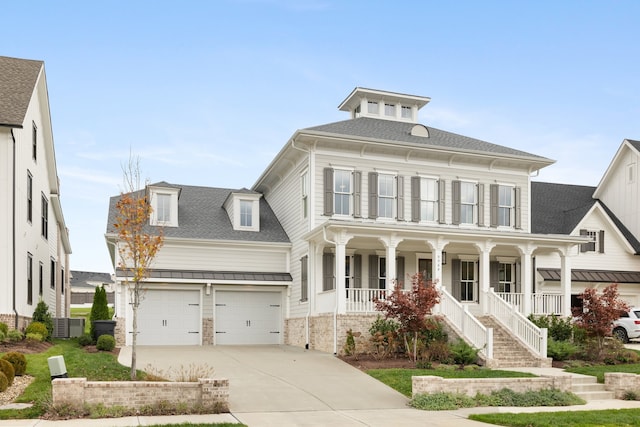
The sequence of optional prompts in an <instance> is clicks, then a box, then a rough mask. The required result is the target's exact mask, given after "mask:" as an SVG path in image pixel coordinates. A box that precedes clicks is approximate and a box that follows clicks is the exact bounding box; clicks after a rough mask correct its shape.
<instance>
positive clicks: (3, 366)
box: [0, 359, 16, 385]
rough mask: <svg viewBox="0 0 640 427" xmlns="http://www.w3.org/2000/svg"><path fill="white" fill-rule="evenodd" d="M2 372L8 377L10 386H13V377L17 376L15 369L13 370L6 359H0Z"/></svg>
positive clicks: (0, 370)
mask: <svg viewBox="0 0 640 427" xmlns="http://www.w3.org/2000/svg"><path fill="white" fill-rule="evenodd" d="M0 372H2V373H3V374H4V376H5V377H7V381H8V383H9V385H11V384H13V377H15V375H16V371H15V369H13V365H12V364H11V363H9V362H8V361H6V360H4V359H0Z"/></svg>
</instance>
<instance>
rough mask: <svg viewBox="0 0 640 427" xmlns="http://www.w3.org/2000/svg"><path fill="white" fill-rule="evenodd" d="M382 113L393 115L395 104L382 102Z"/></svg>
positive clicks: (394, 113)
mask: <svg viewBox="0 0 640 427" xmlns="http://www.w3.org/2000/svg"><path fill="white" fill-rule="evenodd" d="M384 115H385V116H391V117H395V115H396V104H384Z"/></svg>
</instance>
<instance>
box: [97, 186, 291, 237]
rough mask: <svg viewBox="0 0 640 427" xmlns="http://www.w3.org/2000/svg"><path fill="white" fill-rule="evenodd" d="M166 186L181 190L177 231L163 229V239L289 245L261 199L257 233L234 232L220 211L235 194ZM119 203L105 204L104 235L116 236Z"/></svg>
mask: <svg viewBox="0 0 640 427" xmlns="http://www.w3.org/2000/svg"><path fill="white" fill-rule="evenodd" d="M165 184H166V183H165ZM168 185H172V186H174V187H179V188H181V193H180V200H179V202H178V224H179V227H164V235H165V237H167V238H172V237H175V238H184V239H203V240H237V241H247V242H276V243H289V237H288V236H287V233H285V231H284V229H283V228H282V225H281V224H280V222H279V221H278V218H276V216H275V214H274V213H273V210H272V209H271V207H270V206H269V204H268V203H267V201H266V200H265V199H264V197H263V198H261V199H260V231H259V232H255V231H238V230H234V229H233V227H232V224H231V221H230V220H229V216H228V215H227V212H226V210H225V209H224V208H223V203H224V201H225V200H226V198H227V197H228V196H229V194H230V193H231V192H234V191H238V190H232V189H228V188H213V187H196V186H190V185H175V184H168ZM119 199H120V196H114V197H111V199H110V201H109V216H108V219H107V221H108V222H107V233H116V230H115V228H114V227H113V224H114V222H115V218H116V203H117V201H118V200H119ZM150 227H151V226H150Z"/></svg>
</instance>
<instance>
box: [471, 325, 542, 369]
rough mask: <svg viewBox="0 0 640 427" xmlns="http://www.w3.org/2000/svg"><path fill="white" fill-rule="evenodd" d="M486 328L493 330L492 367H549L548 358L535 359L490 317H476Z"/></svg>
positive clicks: (533, 355)
mask: <svg viewBox="0 0 640 427" xmlns="http://www.w3.org/2000/svg"><path fill="white" fill-rule="evenodd" d="M477 319H478V320H479V321H480V323H482V324H483V325H484V326H485V327H487V328H493V360H492V365H493V367H499V368H518V367H549V366H551V363H550V361H549V359H548V358H539V357H536V355H535V354H533V353H532V352H531V351H529V349H528V348H527V347H525V346H524V345H523V344H522V343H521V342H520V341H519V340H518V339H517V338H516V337H515V336H513V335H512V334H511V332H509V330H508V329H506V328H505V327H504V326H502V324H501V323H499V322H498V321H497V320H496V319H495V318H493V317H492V316H478V317H477Z"/></svg>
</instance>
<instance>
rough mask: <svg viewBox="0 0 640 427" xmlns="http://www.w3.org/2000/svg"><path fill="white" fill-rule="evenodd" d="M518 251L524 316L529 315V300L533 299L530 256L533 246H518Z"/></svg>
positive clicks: (529, 244)
mask: <svg viewBox="0 0 640 427" xmlns="http://www.w3.org/2000/svg"><path fill="white" fill-rule="evenodd" d="M518 249H520V264H521V265H522V271H521V273H520V280H521V281H522V293H523V301H522V313H523V314H524V315H525V316H528V315H529V314H531V299H532V298H533V296H532V293H533V277H532V274H533V271H532V268H533V261H532V257H531V255H532V254H533V250H534V247H533V244H531V243H528V244H527V245H526V246H519V247H518Z"/></svg>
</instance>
